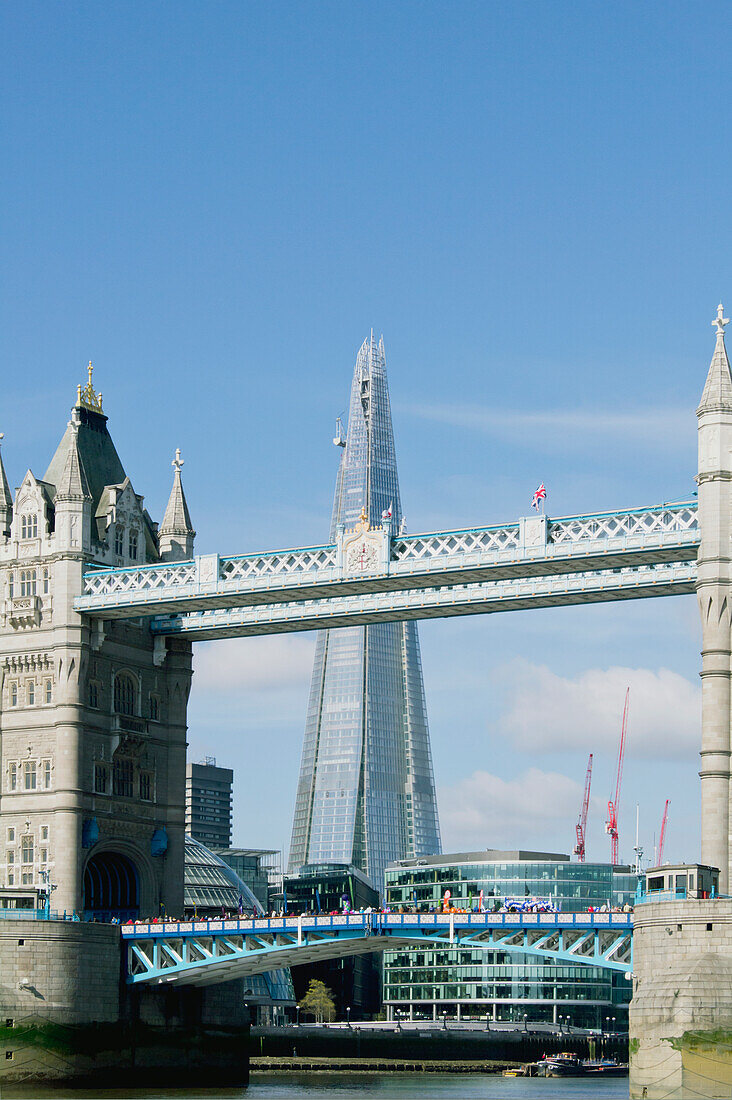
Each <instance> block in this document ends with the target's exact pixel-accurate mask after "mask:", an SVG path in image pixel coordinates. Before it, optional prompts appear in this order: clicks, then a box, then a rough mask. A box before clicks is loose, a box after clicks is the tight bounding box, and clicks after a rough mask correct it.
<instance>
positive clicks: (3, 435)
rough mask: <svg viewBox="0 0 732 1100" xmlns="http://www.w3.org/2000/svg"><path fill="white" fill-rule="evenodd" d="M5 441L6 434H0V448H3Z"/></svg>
mask: <svg viewBox="0 0 732 1100" xmlns="http://www.w3.org/2000/svg"><path fill="white" fill-rule="evenodd" d="M4 439H5V432H0V447H2V445H3V440H4Z"/></svg>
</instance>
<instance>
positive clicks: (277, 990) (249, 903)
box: [184, 835, 295, 1024]
mask: <svg viewBox="0 0 732 1100" xmlns="http://www.w3.org/2000/svg"><path fill="white" fill-rule="evenodd" d="M184 844H185V886H184V904H185V916H186V918H187V919H188V920H191V919H195V918H196V917H198V918H201V919H205V918H206V917H220V916H221V914H222V913H226V914H228V915H229V916H236V915H237V913H238V912H239V908H240V907H241V910H242V913H243V915H244V916H247V917H254V916H260V915H261V914H262V913H263V912H264V907H263V906H262V905H261V904H260V902H259V900H258V898H257V897H256V896H255V894H254V893H253V891H252V890H251V889H250V888H249V886H248V885H247V884H246V882H244V880H243V879H241V878H240V877H239V875H237V873H236V871H234V869H233V868H232V867H230V866H229V864H228V863H226V862H224V860H223V859H221V857H220V856H218V855H216V854H215V853H214V852H211V851H209V849H208V848H207V847H206V846H205V845H204V844H201V842H200V841H199V840H196V839H194V837H192V836H188V835H186V837H185V840H184ZM242 995H243V997H244V999H245V1001H246V1003H247V1004H248V1005H249V1007H250V1009H251V1010H252V1014H253V1022H254V1023H258V1024H272V1023H283V1022H284V1021H285V1020H286V1019H291V1018H292V1017H293V1016H294V1014H295V991H294V988H293V984H292V975H291V974H290V971H289V970H268V971H267V972H266V973H265V974H250V975H249V976H248V977H247V978H246V979H245V980H244V989H243V993H242Z"/></svg>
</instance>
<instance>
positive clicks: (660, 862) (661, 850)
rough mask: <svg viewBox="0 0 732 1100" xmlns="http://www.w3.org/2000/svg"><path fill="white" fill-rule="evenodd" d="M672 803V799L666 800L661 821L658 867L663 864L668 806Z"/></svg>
mask: <svg viewBox="0 0 732 1100" xmlns="http://www.w3.org/2000/svg"><path fill="white" fill-rule="evenodd" d="M670 801H671V799H670V798H667V799H666V805H665V806H664V807H663V820H662V821H661V835H660V837H659V838H658V866H659V867H660V866H661V864H662V863H663V842H664V840H665V839H666V822H667V821H668V804H669V802H670Z"/></svg>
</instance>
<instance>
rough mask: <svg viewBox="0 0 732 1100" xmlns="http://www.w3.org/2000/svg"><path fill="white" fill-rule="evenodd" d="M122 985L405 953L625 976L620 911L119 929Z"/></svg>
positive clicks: (628, 956)
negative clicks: (523, 960) (450, 952)
mask: <svg viewBox="0 0 732 1100" xmlns="http://www.w3.org/2000/svg"><path fill="white" fill-rule="evenodd" d="M121 933H122V948H123V951H124V953H125V965H126V973H127V981H128V982H129V983H130V984H133V985H137V984H143V983H144V984H148V985H168V984H179V985H183V984H188V985H193V984H195V985H212V984H215V983H217V982H226V981H230V980H231V979H232V978H241V977H247V976H248V975H250V974H261V973H263V972H265V971H267V970H276V969H279V968H280V967H287V966H298V965H300V964H302V963H311V962H318V961H320V960H323V959H332V958H341V957H343V956H346V955H360V954H368V953H370V952H373V951H386V950H396V949H398V948H400V947H410V946H412V947H413V946H420V945H421V946H423V947H425V946H432V947H434V946H440V947H451V946H453V947H458V946H459V947H463V948H471V949H473V950H475V949H480V950H488V951H500V952H504V953H508V954H517V953H518V954H522V955H533V956H536V957H539V958H542V959H544V960H546V961H551V960H554V961H555V962H557V963H582V964H584V965H586V966H599V967H603V968H605V969H608V970H617V971H621V972H624V973H626V974H629V973H630V972H631V970H632V939H633V918H632V915H631V914H628V913H453V914H441V913H440V914H436V913H430V914H412V913H405V914H396V913H353V914H349V915H347V916H346V915H343V916H329V917H306V916H300V917H258V918H246V919H244V918H243V919H240V920H210V921H193V922H178V921H176V922H169V923H165V924H135V925H122V926H121Z"/></svg>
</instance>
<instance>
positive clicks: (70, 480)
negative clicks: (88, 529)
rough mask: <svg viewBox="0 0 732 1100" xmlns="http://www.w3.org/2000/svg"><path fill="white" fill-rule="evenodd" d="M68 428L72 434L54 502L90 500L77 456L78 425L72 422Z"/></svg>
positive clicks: (86, 480)
mask: <svg viewBox="0 0 732 1100" xmlns="http://www.w3.org/2000/svg"><path fill="white" fill-rule="evenodd" d="M75 412H76V410H75ZM69 427H70V428H71V429H72V432H71V437H70V440H69V447H68V450H67V452H66V463H65V465H64V468H63V473H62V474H61V478H60V479H59V482H58V484H57V485H56V500H59V499H61V498H64V499H71V500H91V490H90V489H89V481H88V479H87V476H86V471H85V469H84V463H83V461H82V458H81V455H80V454H79V432H78V424H76V423H75V422H74V421H73V420H72V422H71V424H70V425H69Z"/></svg>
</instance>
